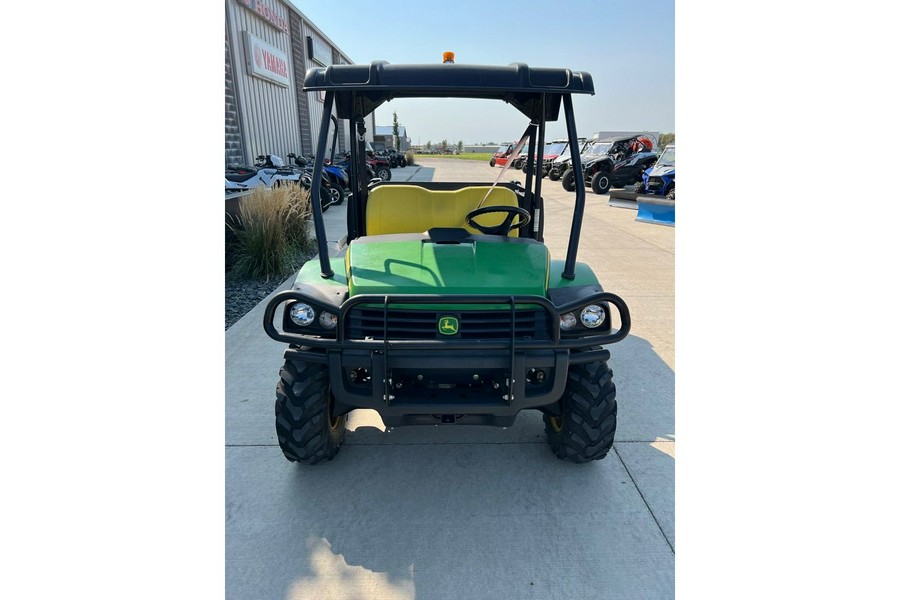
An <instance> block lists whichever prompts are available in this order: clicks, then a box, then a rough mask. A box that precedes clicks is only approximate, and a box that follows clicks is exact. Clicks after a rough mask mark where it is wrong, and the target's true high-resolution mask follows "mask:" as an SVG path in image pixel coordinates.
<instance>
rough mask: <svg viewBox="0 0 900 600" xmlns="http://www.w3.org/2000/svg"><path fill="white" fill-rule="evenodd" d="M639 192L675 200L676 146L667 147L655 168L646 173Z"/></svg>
mask: <svg viewBox="0 0 900 600" xmlns="http://www.w3.org/2000/svg"><path fill="white" fill-rule="evenodd" d="M637 192H638V193H639V194H648V195H653V196H664V197H665V198H666V199H668V200H674V199H675V144H669V145H668V146H666V149H665V150H663V153H662V154H660V156H659V159H657V161H656V164H655V165H653V168H651V169H647V170H646V171H644V178H643V182H642V183H641V185H640V187H638V189H637Z"/></svg>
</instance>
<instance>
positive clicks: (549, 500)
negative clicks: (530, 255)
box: [225, 158, 675, 600]
mask: <svg viewBox="0 0 900 600" xmlns="http://www.w3.org/2000/svg"><path fill="white" fill-rule="evenodd" d="M419 161H420V162H421V167H418V168H417V167H407V168H405V169H396V170H394V176H395V179H396V180H398V181H400V180H428V179H433V180H435V181H442V180H443V181H453V180H464V181H465V180H467V181H493V179H494V177H496V175H497V173H498V172H499V168H491V167H489V166H488V165H487V164H485V163H481V162H474V161H464V160H458V159H440V158H420V159H419ZM509 179H520V180H522V181H523V182H524V177H523V174H522V173H521V172H520V171H508V172H507V175H506V176H505V177H504V180H509ZM543 183H544V187H543V193H542V195H543V196H544V202H545V210H546V227H545V238H546V243H547V245H548V247H549V248H550V251H551V254H552V255H553V256H554V257H556V258H563V257H564V256H565V251H566V242H567V239H568V232H569V227H570V225H571V215H572V206H573V201H574V194H573V193H568V192H565V191H563V190H562V187H561V186H560V184H559V182H553V181H549V180H544V182H543ZM587 200H588V208H587V211H586V215H585V222H584V227H583V230H582V237H581V246H580V249H579V254H578V259H579V260H581V261H584V262H587V263H588V264H590V265H591V267H592V268H593V269H594V271H595V272H596V273H597V274H598V275H599V277H600V280H601V282H602V283H603V286H604V289H607V290H609V291H611V292H614V293H616V294H619V295H620V296H622V298H624V299H625V301H626V302H627V303H628V305H629V307H630V309H631V313H632V321H633V324H632V330H631V335H630V336H629V337H628V338H626V340H624V341H622V342H619V343H618V344H614V345H612V346H610V351H611V353H612V357H611V359H610V366H611V367H612V369H613V371H614V373H615V379H614V380H615V382H616V386H617V388H618V403H619V413H618V431H617V435H616V442H615V445H614V449H613V451H612V452H610V454H609V455H608V456H607V458H606V459H604V460H602V461H599V462H595V463H591V464H586V465H573V464H569V463H565V462H562V461H560V460H558V459H556V458H555V457H554V456H553V455H552V454H551V452H550V450H549V447H548V445H547V443H546V441H545V438H544V429H543V422H542V420H541V417H540V415H539V414H538V413H536V412H534V413H530V412H526V413H522V414H521V415H520V416H519V418H518V420H517V421H516V423H515V425H514V426H513V427H510V428H508V429H494V428H487V427H473V426H468V427H466V426H452V427H408V428H397V429H394V430H390V431H385V429H384V426H383V424H382V423H381V421H380V419H379V418H378V416H377V414H375V413H374V412H371V411H355V412H354V413H351V418H350V421H349V428H350V431H348V433H347V436H346V441H345V443H344V446H343V447H342V449H341V451H340V453H339V454H338V456H337V457H336V458H335V459H334V460H333V461H330V462H326V463H323V464H320V465H317V466H314V467H309V466H304V465H297V464H294V463H289V462H288V461H287V460H285V459H284V457H283V456H282V454H281V450H280V449H279V448H278V443H277V440H276V438H275V427H274V412H273V411H274V402H275V383H276V381H277V379H278V369H279V367H280V365H281V364H282V362H283V361H282V353H283V351H284V349H285V345H284V344H281V343H277V342H274V341H272V340H270V339H269V338H268V337H267V336H266V335H265V333H264V332H263V330H262V310H263V306H264V303H263V304H260V305H259V306H257V307H256V308H255V309H254V310H253V311H251V312H250V313H249V314H247V315H246V316H245V317H244V318H243V319H241V321H239V322H238V323H236V324H235V325H233V326H232V327H231V328H230V329H229V330H228V331H227V332H226V398H225V417H226V449H225V457H226V460H225V469H226V473H225V475H226V478H225V483H226V490H225V492H226V493H225V499H226V543H225V559H226V591H227V597H228V598H232V599H247V600H251V599H252V600H263V599H270V598H271V599H297V600H299V599H307V598H311V599H313V598H314V599H327V598H335V599H357V598H371V599H381V598H391V599H412V598H415V599H417V600H425V599H443V598H447V599H454V600H456V599H469V598H472V599H480V598H486V599H487V598H490V599H498V598H509V599H520V598H535V599H549V598H560V599H563V598H564V599H572V598H610V599H622V598H626V599H638V598H648V599H654V600H655V599H662V598H672V597H674V562H675V554H674V547H675V523H674V471H675V437H674V432H675V428H674V367H675V363H674V287H675V286H674V241H675V230H674V228H669V227H662V226H657V225H652V224H647V223H637V222H635V221H634V216H635V211H632V210H627V209H621V208H612V207H609V206H607V204H606V200H607V198H606V196H597V195H595V194H593V193H591V192H590V191H588V196H587ZM344 217H345V206H339V207H332V208H331V209H330V210H329V211H328V212H327V213H326V214H325V219H326V225H327V227H328V230H329V235H328V238H329V241H332V242H334V241H336V240H337V239H339V238H340V236H341V235H343V233H345V232H346V229H345V225H344V223H345V221H344ZM332 246H334V244H332ZM291 279H293V278H291ZM286 286H287V282H286V284H285V286H283V287H286Z"/></svg>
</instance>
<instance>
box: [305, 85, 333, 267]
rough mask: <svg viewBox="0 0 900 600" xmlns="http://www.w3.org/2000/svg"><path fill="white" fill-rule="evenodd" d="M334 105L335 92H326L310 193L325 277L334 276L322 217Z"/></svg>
mask: <svg viewBox="0 0 900 600" xmlns="http://www.w3.org/2000/svg"><path fill="white" fill-rule="evenodd" d="M333 105H334V92H331V91H328V92H325V106H323V107H322V123H321V125H320V127H319V143H318V146H317V149H316V160H315V163H314V164H313V176H312V186H311V189H310V194H311V195H312V198H311V199H310V200H311V201H312V206H313V225H314V226H315V229H316V244H317V245H318V247H319V267H320V269H321V273H322V277H323V278H325V279H328V278H331V277H334V271H332V270H331V259H330V258H329V257H328V240H327V239H326V237H325V221H324V220H323V219H322V201H321V197H320V194H321V193H322V169H323V168H324V166H325V144H327V143H328V121H329V118H330V117H331V108H332V106H333Z"/></svg>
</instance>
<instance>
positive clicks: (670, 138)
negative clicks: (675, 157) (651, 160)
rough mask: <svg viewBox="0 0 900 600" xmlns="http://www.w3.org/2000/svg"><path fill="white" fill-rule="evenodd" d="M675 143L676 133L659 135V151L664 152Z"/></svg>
mask: <svg viewBox="0 0 900 600" xmlns="http://www.w3.org/2000/svg"><path fill="white" fill-rule="evenodd" d="M674 143H675V134H674V133H661V134H659V149H660V150H662V149H663V148H665V147H666V146H668V145H669V144H674Z"/></svg>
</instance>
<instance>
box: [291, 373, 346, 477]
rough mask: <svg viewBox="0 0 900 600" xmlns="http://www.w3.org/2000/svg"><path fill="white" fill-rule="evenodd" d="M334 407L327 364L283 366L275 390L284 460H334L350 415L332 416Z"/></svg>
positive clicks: (342, 440) (311, 461) (303, 461)
mask: <svg viewBox="0 0 900 600" xmlns="http://www.w3.org/2000/svg"><path fill="white" fill-rule="evenodd" d="M333 407H334V399H333V398H332V396H331V385H330V383H329V380H328V368H327V367H326V366H325V365H323V364H318V363H308V362H304V361H296V360H288V361H287V362H285V363H284V366H283V367H282V368H281V378H280V380H279V381H278V385H277V386H276V388H275V432H276V434H277V435H278V445H279V446H281V452H282V453H283V454H284V457H285V458H287V459H288V460H289V461H291V462H302V463H308V464H311V465H314V464H316V463H317V462H319V461H321V460H331V459H332V458H334V456H335V455H336V454H337V453H338V450H340V448H341V444H342V443H343V442H344V432H345V431H346V429H347V416H346V415H341V416H339V417H335V416H333V415H332V408H333Z"/></svg>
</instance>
